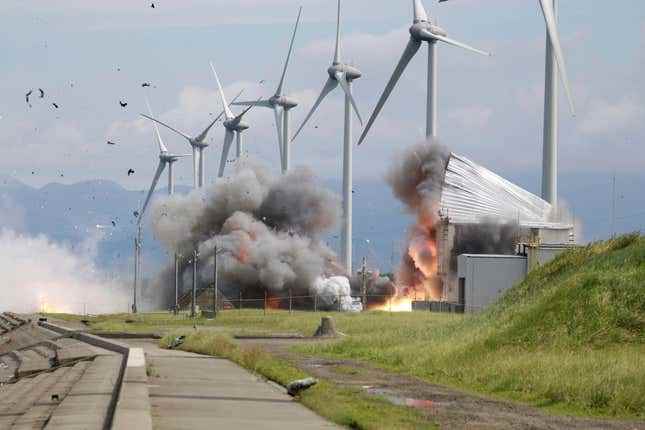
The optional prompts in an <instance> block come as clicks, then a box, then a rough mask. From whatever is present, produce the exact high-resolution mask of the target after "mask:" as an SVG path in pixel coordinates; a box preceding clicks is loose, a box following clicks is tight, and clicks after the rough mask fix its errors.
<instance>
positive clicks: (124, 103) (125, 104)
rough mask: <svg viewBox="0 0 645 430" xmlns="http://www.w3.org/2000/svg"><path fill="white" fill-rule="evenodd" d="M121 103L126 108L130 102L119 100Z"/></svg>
mask: <svg viewBox="0 0 645 430" xmlns="http://www.w3.org/2000/svg"><path fill="white" fill-rule="evenodd" d="M119 104H120V105H121V107H122V108H125V107H126V106H127V105H128V103H126V102H124V101H123V100H119Z"/></svg>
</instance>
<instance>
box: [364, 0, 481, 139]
mask: <svg viewBox="0 0 645 430" xmlns="http://www.w3.org/2000/svg"><path fill="white" fill-rule="evenodd" d="M412 6H413V8H414V22H413V23H412V27H410V41H409V42H408V45H407V46H406V48H405V50H404V51H403V55H402V56H401V59H400V60H399V64H398V65H397V66H396V69H394V73H393V74H392V77H391V78H390V81H389V82H388V83H387V85H386V86H385V90H383V94H382V95H381V98H380V99H379V101H378V103H377V104H376V108H374V112H373V113H372V116H371V117H370V119H369V121H368V122H367V126H366V127H365V129H364V130H363V134H362V135H361V137H360V139H359V140H358V144H359V145H360V144H361V143H363V141H364V140H365V137H367V133H369V131H370V128H372V125H373V124H374V121H376V118H377V117H378V115H379V113H380V112H381V110H382V109H383V106H384V105H385V103H386V102H387V99H388V98H389V97H390V94H391V93H392V91H393V90H394V87H395V86H396V84H397V82H398V81H399V79H400V78H401V75H402V74H403V72H404V71H405V68H406V67H407V66H408V64H409V63H410V61H411V60H412V58H413V57H414V56H415V55H416V53H417V52H418V51H419V48H420V47H421V44H422V43H423V42H428V98H427V105H426V137H432V138H436V137H437V42H443V43H446V44H448V45H452V46H456V47H458V48H463V49H466V50H468V51H472V52H476V53H478V54H481V55H488V56H490V54H489V53H488V52H484V51H481V50H479V49H476V48H473V47H471V46H468V45H466V44H464V43H461V42H458V41H456V40H453V39H450V38H448V37H447V33H446V32H445V31H444V30H443V29H442V28H440V27H439V26H437V25H436V24H433V22H432V20H431V18H429V17H428V14H427V12H426V10H425V8H424V7H423V3H421V0H412Z"/></svg>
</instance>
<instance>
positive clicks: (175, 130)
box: [141, 113, 192, 140]
mask: <svg viewBox="0 0 645 430" xmlns="http://www.w3.org/2000/svg"><path fill="white" fill-rule="evenodd" d="M141 116H142V117H144V118H146V119H149V120H150V121H153V122H156V123H157V124H160V125H162V126H164V127H166V128H167V129H169V130H171V131H174V132H175V133H177V134H178V135H180V136H183V137H185V138H186V139H188V140H191V139H192V137H191V136H190V135H188V134H186V133H184V132H183V131H179V130H177V129H176V128H173V127H171V126H169V125H168V124H166V123H165V122H162V121H159V120H158V119H155V118H153V117H151V116H149V115H146V114H144V113H142V114H141Z"/></svg>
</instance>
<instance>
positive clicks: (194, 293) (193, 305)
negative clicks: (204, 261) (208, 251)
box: [190, 247, 198, 318]
mask: <svg viewBox="0 0 645 430" xmlns="http://www.w3.org/2000/svg"><path fill="white" fill-rule="evenodd" d="M197 256H198V252H197V247H195V250H194V251H193V291H192V300H191V305H190V317H191V318H195V316H196V312H195V311H196V304H197V303H196V302H197Z"/></svg>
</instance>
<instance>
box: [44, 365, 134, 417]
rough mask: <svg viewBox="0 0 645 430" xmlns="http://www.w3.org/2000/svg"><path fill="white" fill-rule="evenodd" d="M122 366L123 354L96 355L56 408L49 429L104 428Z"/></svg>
mask: <svg viewBox="0 0 645 430" xmlns="http://www.w3.org/2000/svg"><path fill="white" fill-rule="evenodd" d="M120 368H121V356H120V355H114V356H101V357H97V358H96V359H95V360H94V361H93V362H92V364H91V365H90V367H89V368H88V369H87V370H86V371H85V373H84V374H83V376H82V377H81V379H80V380H79V381H78V382H77V383H76V384H75V385H74V387H73V388H72V390H71V392H70V393H69V394H68V395H67V397H66V398H65V399H64V400H63V402H62V403H61V404H60V405H59V406H58V408H56V410H55V411H54V412H53V414H52V416H51V419H50V420H49V423H48V424H47V426H46V427H45V428H46V429H56V430H59V429H60V430H62V429H66V430H67V429H85V430H92V429H97V430H98V429H102V428H103V426H104V424H105V422H106V419H107V416H108V410H109V406H110V402H111V400H112V394H113V391H114V389H115V385H116V383H117V380H118V376H119V372H120Z"/></svg>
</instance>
